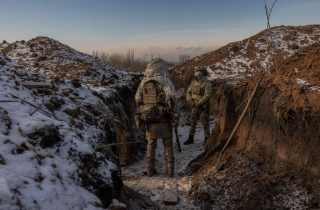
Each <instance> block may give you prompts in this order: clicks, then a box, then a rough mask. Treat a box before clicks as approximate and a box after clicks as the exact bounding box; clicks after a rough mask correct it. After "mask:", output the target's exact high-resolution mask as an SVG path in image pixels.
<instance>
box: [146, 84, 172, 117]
mask: <svg viewBox="0 0 320 210" xmlns="http://www.w3.org/2000/svg"><path fill="white" fill-rule="evenodd" d="M165 98H166V96H165V92H164V91H163V86H162V85H161V84H160V83H159V82H157V81H153V80H152V81H149V82H146V83H145V84H144V85H143V94H142V102H143V105H141V107H140V111H141V114H142V118H143V119H144V120H146V121H148V122H158V121H161V119H163V118H165V117H167V116H169V113H170V110H169V109H168V108H166V103H165Z"/></svg>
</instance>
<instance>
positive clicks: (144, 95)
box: [135, 58, 176, 177]
mask: <svg viewBox="0 0 320 210" xmlns="http://www.w3.org/2000/svg"><path fill="white" fill-rule="evenodd" d="M153 91H154V94H150V92H153ZM148 94H149V95H148ZM175 96H176V92H175V89H174V86H173V84H172V82H171V80H170V79H169V75H168V72H167V67H166V65H165V62H164V60H162V59H159V58H156V59H153V60H152V61H151V62H150V63H149V64H148V65H147V69H146V71H145V77H144V78H143V80H142V81H141V83H140V85H139V87H138V90H137V92H136V96H135V100H136V104H137V106H138V107H139V110H140V113H141V117H142V118H143V119H144V120H145V121H146V138H147V140H148V146H147V174H148V176H152V175H153V174H154V173H155V172H156V169H155V150H156V148H157V139H160V138H161V139H162V140H163V145H164V153H165V159H166V165H167V173H168V176H171V177H172V176H173V172H174V155H173V143H172V120H171V113H172V112H173V111H175ZM149 106H157V108H156V109H157V110H156V114H155V115H156V116H155V118H156V119H153V118H152V117H151V118H150V119H148V118H147V114H149V113H150V112H151V111H150V110H147V111H146V109H147V108H148V107H149Z"/></svg>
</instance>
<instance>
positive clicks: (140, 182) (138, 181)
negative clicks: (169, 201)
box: [122, 119, 214, 210]
mask: <svg viewBox="0 0 320 210" xmlns="http://www.w3.org/2000/svg"><path fill="white" fill-rule="evenodd" d="M182 121H185V120H183V119H182ZM213 126H214V120H211V123H210V129H212V127H213ZM189 128H190V126H189V125H185V126H184V127H179V128H178V133H179V134H180V145H181V150H182V151H181V153H179V152H178V151H177V148H176V146H175V148H174V149H175V150H174V152H175V153H174V155H175V167H176V169H175V175H174V177H175V178H176V179H177V185H178V204H176V205H165V204H164V203H163V193H164V184H165V182H166V181H167V180H168V179H170V178H168V177H167V176H166V171H165V170H166V164H165V159H164V154H163V152H164V148H163V144H162V140H161V139H158V147H157V149H156V169H157V171H158V173H157V174H156V175H155V176H153V177H148V176H146V175H144V174H143V172H145V171H146V155H144V158H143V159H142V160H140V161H137V162H135V163H133V164H131V165H129V166H126V167H123V168H122V177H123V182H124V184H125V185H127V186H129V187H131V188H132V189H133V190H135V191H136V192H138V193H140V194H142V195H145V196H148V197H149V198H150V199H151V200H152V201H154V202H155V203H157V204H158V205H159V206H160V208H161V209H186V210H187V209H200V208H199V207H197V206H194V205H193V204H192V203H191V202H189V200H188V199H187V195H188V191H189V189H190V187H191V182H192V179H193V176H188V175H186V174H185V173H183V171H184V169H185V168H186V166H187V165H188V163H189V162H190V161H191V160H192V159H194V158H195V157H197V156H198V155H199V154H201V153H202V152H203V151H204V146H203V142H204V136H203V128H202V124H201V123H200V121H198V124H197V132H196V134H195V136H194V139H195V142H194V144H191V145H183V142H185V141H186V140H187V139H188V135H189ZM173 142H174V143H175V142H176V139H175V135H174V138H173ZM179 174H183V175H182V176H180V175H179Z"/></svg>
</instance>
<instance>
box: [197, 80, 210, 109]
mask: <svg viewBox="0 0 320 210" xmlns="http://www.w3.org/2000/svg"><path fill="white" fill-rule="evenodd" d="M211 95H212V85H211V82H210V81H207V82H206V85H205V89H204V94H203V97H202V98H201V99H200V100H199V101H198V104H199V105H202V104H204V103H205V102H206V101H208V100H209V99H210V97H211Z"/></svg>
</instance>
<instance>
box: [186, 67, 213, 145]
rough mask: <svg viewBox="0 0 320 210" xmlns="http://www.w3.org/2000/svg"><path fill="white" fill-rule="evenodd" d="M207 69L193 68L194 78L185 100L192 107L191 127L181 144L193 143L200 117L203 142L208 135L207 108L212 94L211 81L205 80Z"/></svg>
mask: <svg viewBox="0 0 320 210" xmlns="http://www.w3.org/2000/svg"><path fill="white" fill-rule="evenodd" d="M207 75H208V71H207V69H206V68H205V67H203V66H200V67H197V68H196V69H195V76H196V77H195V78H194V79H193V80H192V81H191V83H190V85H189V87H188V89H187V91H186V97H187V102H188V103H189V104H190V106H191V107H192V111H191V127H190V130H189V138H188V140H187V141H185V142H184V143H183V144H184V145H188V144H193V143H194V139H193V136H194V134H195V132H196V125H197V122H198V120H199V118H201V121H202V126H203V129H204V144H205V143H206V141H207V139H208V137H209V136H210V127H209V108H210V96H211V94H212V85H211V82H210V81H208V80H207V78H206V76H207Z"/></svg>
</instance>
